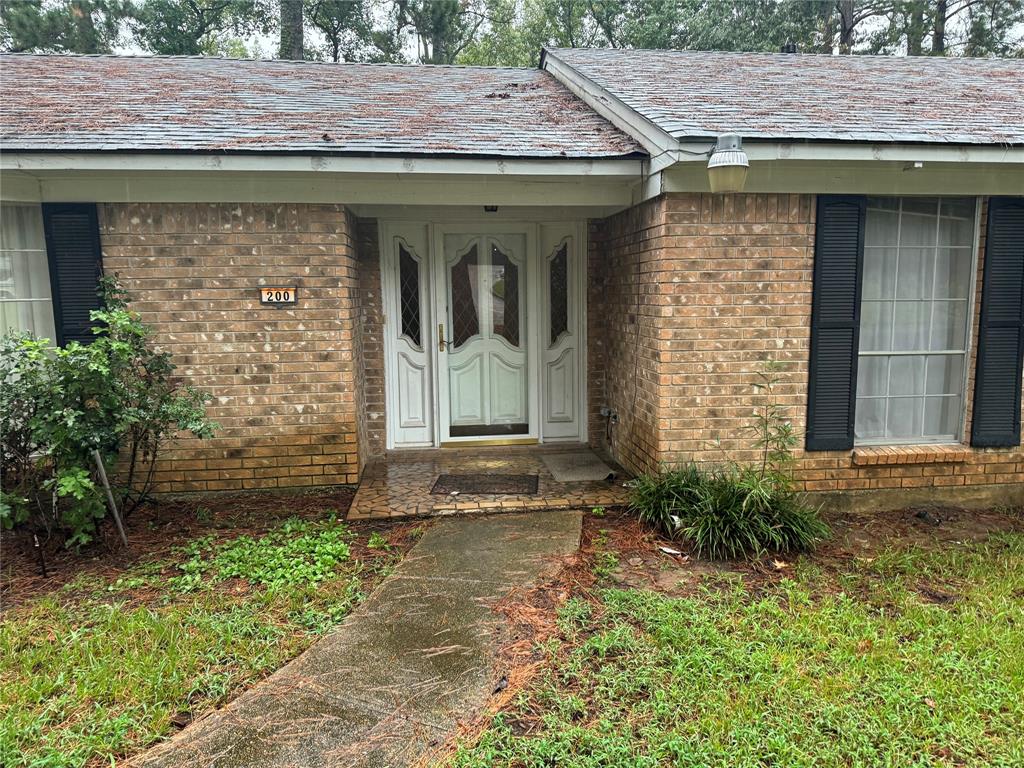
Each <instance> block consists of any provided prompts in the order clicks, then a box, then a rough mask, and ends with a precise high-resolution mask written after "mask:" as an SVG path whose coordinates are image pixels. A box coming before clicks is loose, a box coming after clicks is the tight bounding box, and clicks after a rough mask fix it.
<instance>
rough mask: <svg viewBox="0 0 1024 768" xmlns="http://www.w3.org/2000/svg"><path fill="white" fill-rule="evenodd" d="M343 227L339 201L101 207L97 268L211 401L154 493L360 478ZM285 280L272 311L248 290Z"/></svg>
mask: <svg viewBox="0 0 1024 768" xmlns="http://www.w3.org/2000/svg"><path fill="white" fill-rule="evenodd" d="M353 221H354V220H353V219H352V218H351V217H350V216H349V215H348V214H347V213H346V211H345V209H344V208H343V207H342V206H337V205H300V204H289V205H278V204H257V205H251V204H243V205H232V204H215V205H209V204H124V205H122V204H105V205H102V206H100V223H101V239H102V245H103V261H104V269H105V270H106V271H107V273H108V274H109V273H112V272H116V273H118V274H119V275H120V276H121V279H122V281H123V283H124V285H125V287H126V288H127V289H128V291H129V292H130V294H131V297H132V306H133V308H134V309H135V310H137V311H138V312H139V313H140V314H141V316H142V319H143V320H144V321H145V322H146V323H148V324H150V325H151V326H152V327H153V328H154V330H155V340H156V343H157V344H158V346H160V347H161V348H163V349H165V350H167V351H168V352H170V353H171V355H172V359H173V361H174V362H175V363H176V364H177V365H178V372H177V373H178V374H179V375H181V376H182V377H183V378H185V379H187V380H188V381H189V382H190V383H192V384H194V385H195V386H197V387H200V388H202V389H204V390H206V391H208V392H210V393H211V394H212V395H213V396H214V400H213V402H212V403H211V405H210V408H209V414H210V416H211V417H212V418H213V419H214V420H216V421H217V422H219V423H220V425H221V427H220V429H219V430H218V432H217V434H216V436H215V437H214V438H213V439H211V440H205V441H200V440H197V439H195V438H191V437H184V438H182V439H179V440H176V441H175V442H174V443H173V444H172V445H170V446H169V450H168V451H167V452H166V454H165V456H164V458H163V459H162V460H161V462H160V464H159V466H158V471H157V475H156V479H157V490H158V491H175V492H178V491H216V490H235V489H250V488H283V487H293V486H310V485H329V484H335V483H352V482H356V481H357V479H358V472H359V455H358V450H357V417H356V414H357V409H356V386H355V384H356V360H355V354H354V343H353V339H354V333H355V329H354V321H355V318H356V294H357V285H356V280H357V277H356V260H355V248H354V242H353V226H354V224H353ZM261 283H265V284H268V285H273V284H280V285H297V286H298V299H299V303H298V305H297V306H295V307H290V308H284V309H275V308H273V307H264V306H261V305H260V303H259V297H258V293H257V289H258V287H259V285H260V284H261Z"/></svg>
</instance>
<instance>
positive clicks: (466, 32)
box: [394, 0, 509, 64]
mask: <svg viewBox="0 0 1024 768" xmlns="http://www.w3.org/2000/svg"><path fill="white" fill-rule="evenodd" d="M394 7H395V16H394V19H395V23H396V25H397V30H398V31H399V32H402V31H409V32H410V33H411V34H413V35H415V36H416V49H417V60H418V61H419V62H420V63H422V64H454V63H455V60H456V58H457V57H458V56H459V54H460V53H462V51H463V50H465V49H466V48H467V47H468V46H469V45H470V44H471V43H472V42H473V40H474V38H475V37H476V34H477V32H478V31H479V30H480V28H481V26H483V24H484V22H485V21H486V20H487V19H488V16H487V13H486V5H485V2H484V0H395V3H394ZM508 21H509V20H505V21H504V23H508Z"/></svg>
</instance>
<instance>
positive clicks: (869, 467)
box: [589, 194, 1024, 500]
mask: <svg viewBox="0 0 1024 768" xmlns="http://www.w3.org/2000/svg"><path fill="white" fill-rule="evenodd" d="M591 241H592V242H591V257H590V258H591V274H592V275H593V276H594V277H595V283H596V284H595V285H593V286H592V287H591V293H590V297H589V300H590V310H589V315H590V323H591V328H590V332H591V342H590V350H589V354H590V360H591V367H592V372H591V375H592V376H596V377H597V378H598V379H599V382H598V383H592V386H591V388H590V396H591V398H592V401H591V403H590V404H589V409H590V412H591V413H592V414H595V413H596V412H597V411H598V409H599V408H600V407H601V405H608V406H609V407H611V408H612V409H614V410H616V411H617V412H618V415H619V424H618V425H616V426H613V427H611V440H610V441H606V440H605V433H606V427H605V423H604V420H603V419H601V418H600V417H599V416H592V424H591V436H592V441H593V442H594V443H596V444H599V445H602V446H603V447H606V448H607V449H608V450H609V451H610V452H611V454H612V455H613V456H614V457H615V458H616V459H617V460H618V461H620V462H621V463H623V464H624V465H625V466H626V467H627V468H629V469H631V470H633V471H644V470H647V469H650V468H651V467H653V466H657V465H658V464H659V463H662V462H666V463H674V462H678V461H680V460H687V459H694V460H697V461H702V462H714V461H720V460H721V459H722V458H724V457H726V456H727V457H729V458H734V459H739V460H752V459H755V458H756V455H757V454H756V451H755V449H754V447H753V445H752V441H751V438H750V436H749V434H748V433H747V428H748V426H749V425H750V424H751V422H752V419H751V417H752V413H753V410H754V408H755V406H756V404H757V403H758V402H759V398H758V395H757V393H756V390H755V389H754V387H753V384H754V383H755V382H756V381H757V377H756V373H757V371H758V370H760V369H761V368H762V367H763V363H764V361H765V360H766V359H773V360H777V361H779V362H780V363H783V364H784V365H785V373H784V374H783V375H782V381H781V383H780V385H779V386H778V387H777V389H776V391H777V394H778V396H779V402H780V403H781V404H782V405H783V406H785V407H786V409H787V410H786V415H787V417H788V418H789V419H790V420H791V421H792V423H793V425H794V428H795V429H796V431H797V432H798V434H799V435H800V439H801V443H802V439H803V432H804V428H805V424H806V407H807V406H806V401H807V362H808V354H809V346H810V344H809V341H810V311H811V292H812V288H813V284H812V269H813V258H814V253H813V251H814V198H813V196H810V195H763V194H757V195H755V194H750V195H708V194H703V195H702V194H673V195H665V196H662V197H659V198H657V199H655V200H652V201H648V202H647V203H644V204H643V205H641V206H637V207H635V208H632V209H630V210H628V211H625V212H623V213H621V214H618V215H616V216H613V217H610V218H609V219H606V220H604V221H601V222H595V223H592V225H591ZM982 248H983V244H982ZM980 261H981V259H980V258H979V291H980V270H981V268H982V265H981V263H980ZM978 303H979V304H980V295H979V302H978ZM977 311H978V306H976V307H975V318H974V337H975V338H976V333H977ZM595 335H596V337H597V338H596V339H595V338H594V337H595ZM972 348H973V345H972ZM972 368H973V363H972ZM972 392H973V379H972V382H971V384H970V385H969V387H968V397H970V394H971V393H972ZM634 402H635V403H636V406H634ZM967 434H969V430H968V432H967ZM798 456H799V458H800V462H799V469H798V473H797V474H798V479H799V481H800V483H801V485H802V487H803V488H804V489H805V490H808V491H836V490H879V489H909V488H921V487H928V488H930V487H939V486H943V487H945V486H957V485H959V486H967V485H974V484H1006V483H1021V482H1024V451H1022V450H1021V449H1020V448H1018V449H1014V450H998V449H988V450H975V449H970V448H967V447H964V448H963V449H962V450H957V451H939V450H932V449H914V448H901V449H898V450H897V449H882V450H879V449H857V450H855V451H832V452H823V453H819V452H813V453H806V454H805V453H803V451H802V450H800V451H798ZM1022 500H1024V499H1022Z"/></svg>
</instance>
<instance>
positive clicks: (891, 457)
mask: <svg viewBox="0 0 1024 768" xmlns="http://www.w3.org/2000/svg"><path fill="white" fill-rule="evenodd" d="M969 456H970V449H969V448H968V447H967V446H965V445H961V444H960V443H956V444H953V445H895V446H891V445H889V446H882V445H873V446H862V447H860V448H854V449H853V464H854V466H857V467H864V466H872V465H877V464H953V463H957V462H961V461H967V459H968V457H969Z"/></svg>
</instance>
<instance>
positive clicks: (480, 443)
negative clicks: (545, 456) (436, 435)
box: [441, 437, 540, 448]
mask: <svg viewBox="0 0 1024 768" xmlns="http://www.w3.org/2000/svg"><path fill="white" fill-rule="evenodd" d="M538 443H540V440H538V439H537V438H536V437H496V438H494V439H492V440H460V441H459V442H448V443H441V447H442V448H483V447H486V446H489V445H537V444H538Z"/></svg>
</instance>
